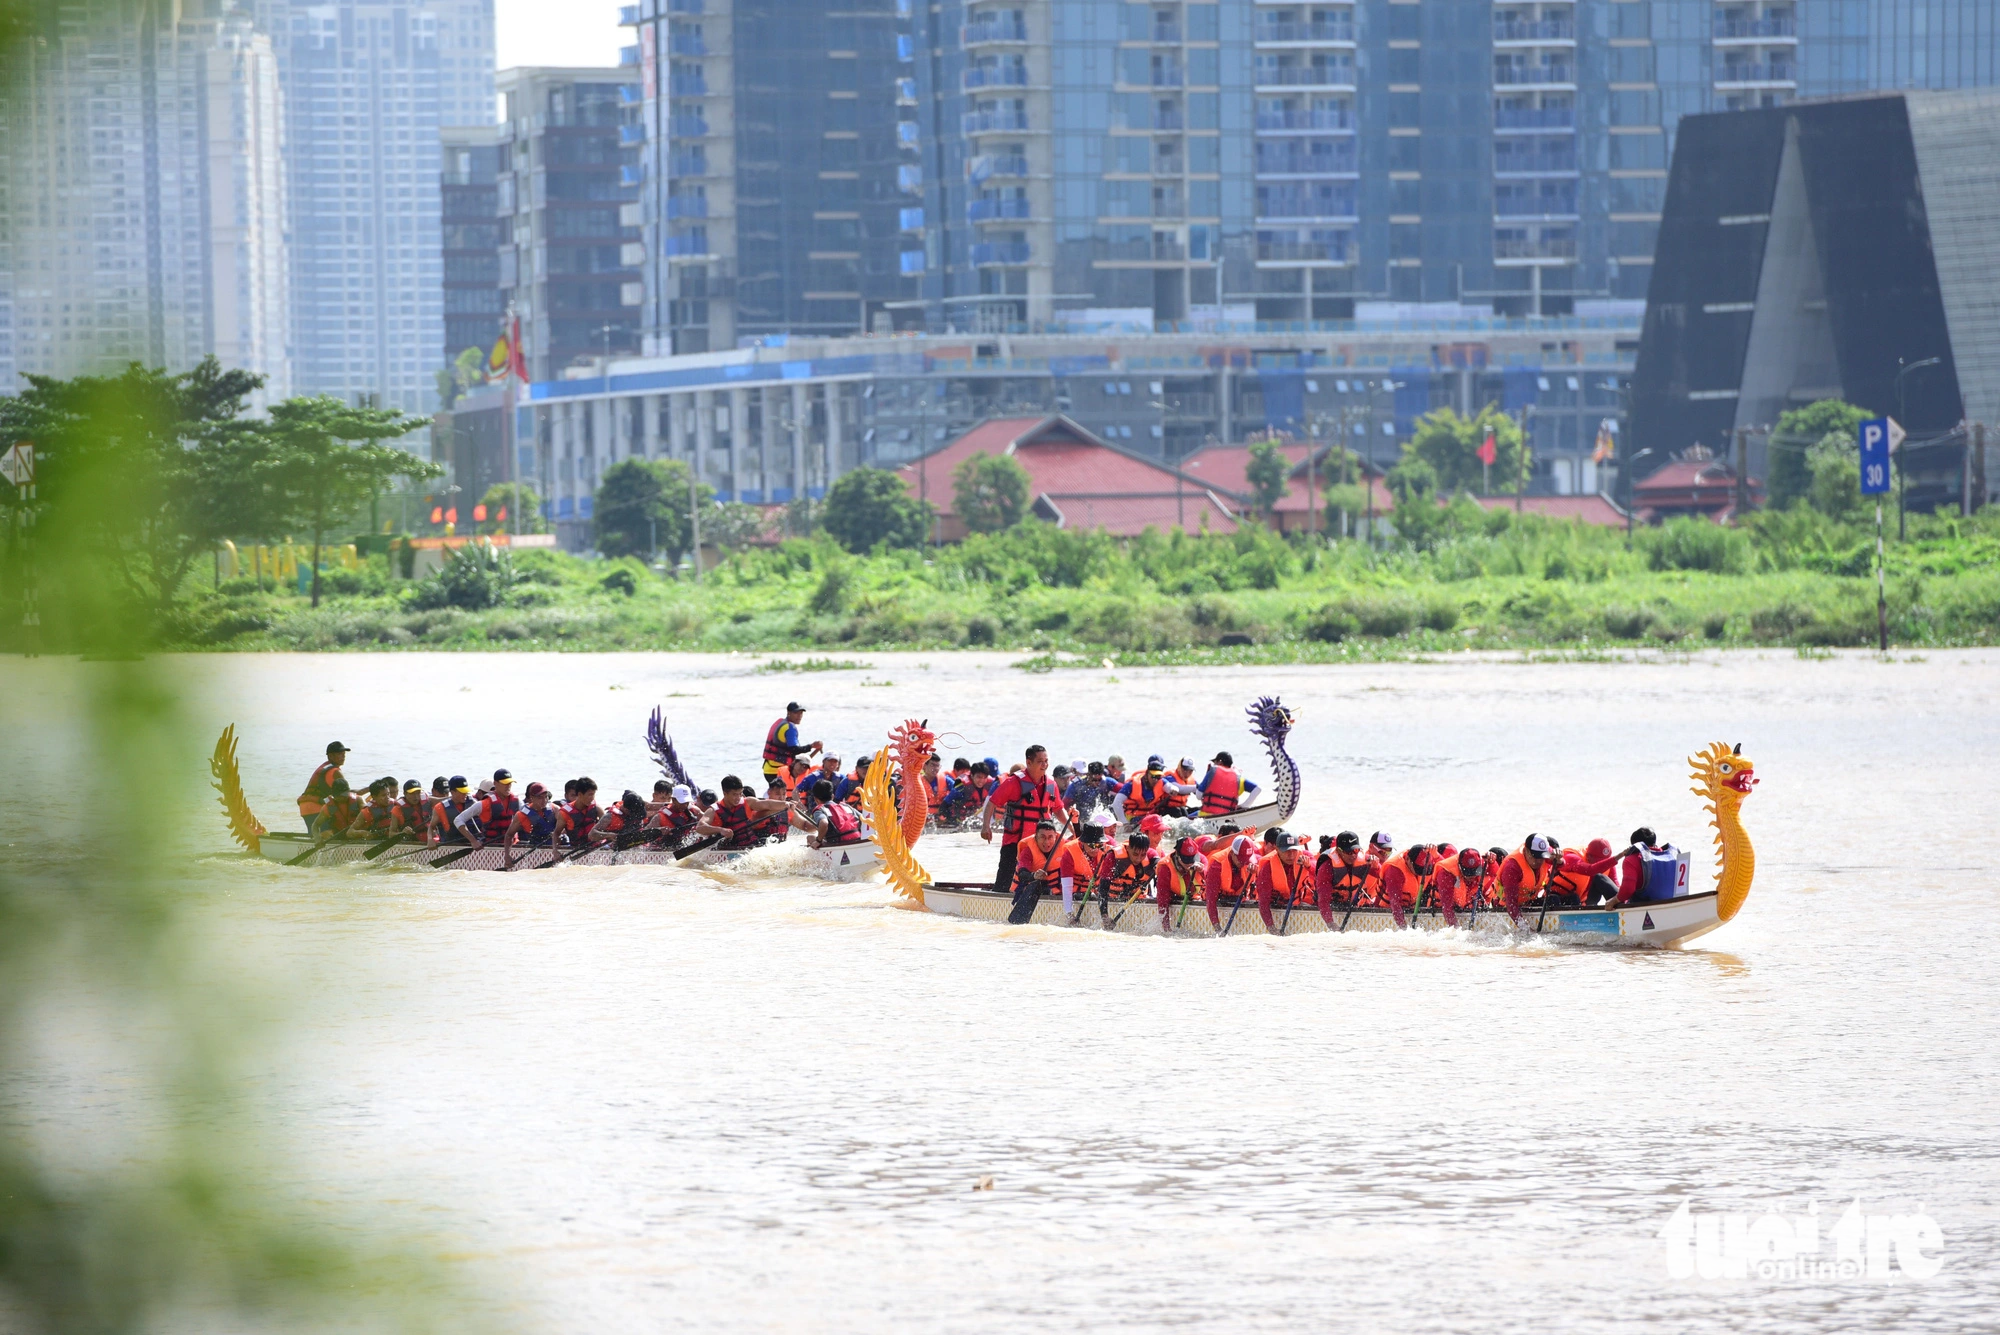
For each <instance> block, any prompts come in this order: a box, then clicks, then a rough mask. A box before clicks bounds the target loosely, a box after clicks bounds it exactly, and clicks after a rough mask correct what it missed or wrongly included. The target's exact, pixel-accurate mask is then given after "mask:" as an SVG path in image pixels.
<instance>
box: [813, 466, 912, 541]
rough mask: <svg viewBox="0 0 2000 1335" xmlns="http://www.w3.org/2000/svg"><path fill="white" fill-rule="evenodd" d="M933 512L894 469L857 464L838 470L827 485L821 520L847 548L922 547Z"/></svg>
mask: <svg viewBox="0 0 2000 1335" xmlns="http://www.w3.org/2000/svg"><path fill="white" fill-rule="evenodd" d="M932 513H933V512H932V510H931V507H930V506H929V505H927V504H925V503H924V502H922V501H919V500H917V499H916V498H915V497H914V496H912V495H910V492H909V488H907V487H905V486H904V485H903V483H902V481H901V479H899V478H898V477H897V476H896V475H895V474H894V473H891V472H889V471H887V470H886V469H881V468H857V469H854V470H853V471H852V472H849V473H843V474H841V476H840V480H839V481H838V482H835V483H834V484H833V486H832V487H831V488H830V489H828V491H827V493H826V502H825V506H824V509H823V512H822V516H821V523H822V524H824V526H825V528H826V531H827V532H828V533H830V534H832V535H833V538H834V540H835V541H836V542H838V543H839V544H840V545H841V546H843V547H845V548H847V550H848V551H850V552H865V551H868V550H870V549H872V548H873V547H874V546H875V544H876V543H878V542H884V543H887V544H888V545H889V546H891V547H921V546H923V545H924V539H925V538H926V537H927V536H928V535H929V533H930V525H931V515H932Z"/></svg>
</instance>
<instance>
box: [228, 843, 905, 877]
mask: <svg viewBox="0 0 2000 1335" xmlns="http://www.w3.org/2000/svg"><path fill="white" fill-rule="evenodd" d="M311 842H312V841H311V840H310V839H308V838H307V837H306V836H305V835H303V834H267V835H265V836H264V837H263V838H262V839H260V840H259V841H258V851H259V852H260V853H261V854H262V855H263V856H264V857H265V858H268V859H269V860H270V861H272V862H281V863H285V864H287V865H291V866H299V867H341V866H346V865H348V864H355V865H359V866H364V867H396V868H408V869H416V870H424V871H429V870H437V871H536V870H539V869H541V868H544V867H551V866H556V865H558V864H560V865H562V866H565V867H690V868H702V867H728V866H730V865H732V864H734V863H738V862H741V861H742V860H743V859H744V858H746V857H748V856H750V855H751V854H754V853H764V852H767V851H775V850H783V853H782V856H783V858H784V860H785V861H786V862H787V864H789V865H787V866H786V867H785V869H784V870H785V872H787V873H790V874H796V875H801V876H813V877H817V878H819V879H820V880H827V881H858V880H861V879H863V878H864V877H867V876H870V875H872V874H873V873H874V872H875V871H876V870H877V869H878V868H879V867H880V866H881V858H880V856H879V855H878V854H877V852H876V850H875V845H873V844H848V845H845V846H843V847H840V848H808V847H806V846H805V845H804V844H793V843H789V842H788V843H784V844H777V845H766V846H765V848H764V849H746V850H742V851H737V852H726V851H724V850H722V849H719V848H705V849H703V850H702V851H701V852H699V853H696V854H694V855H693V856H691V857H689V858H688V859H687V860H686V861H685V862H683V861H681V860H680V859H679V858H677V857H676V856H675V855H674V853H673V852H672V851H671V850H669V849H664V848H627V849H623V850H613V849H610V848H593V849H589V850H587V851H585V852H581V853H577V854H575V855H574V856H571V855H570V852H569V850H568V849H557V848H518V847H517V848H515V849H514V850H513V854H512V856H511V857H510V856H509V854H508V852H507V850H505V849H503V848H494V847H489V848H468V847H467V846H466V845H464V844H441V845H438V846H436V847H427V846H425V845H422V844H391V845H390V846H389V847H388V848H387V849H385V850H384V851H383V852H382V853H381V854H379V855H378V856H376V857H375V858H374V859H373V860H372V861H371V860H369V859H368V857H367V854H368V850H369V849H370V848H373V847H374V845H373V844H370V843H366V842H363V841H361V840H342V841H330V842H328V843H325V844H322V845H320V847H319V848H317V849H313V850H312V851H311V852H310V853H308V846H309V845H310V844H311ZM302 854H304V855H305V856H304V857H303V859H302V860H300V858H301V855H302Z"/></svg>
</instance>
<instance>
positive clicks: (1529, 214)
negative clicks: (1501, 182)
mask: <svg viewBox="0 0 2000 1335" xmlns="http://www.w3.org/2000/svg"><path fill="white" fill-rule="evenodd" d="M1493 215H1494V216H1495V217H1497V218H1574V217H1575V216H1576V187H1575V186H1570V187H1569V188H1567V189H1563V190H1549V189H1542V190H1535V189H1526V188H1519V187H1508V186H1502V187H1500V188H1499V189H1497V190H1495V191H1494V192H1493Z"/></svg>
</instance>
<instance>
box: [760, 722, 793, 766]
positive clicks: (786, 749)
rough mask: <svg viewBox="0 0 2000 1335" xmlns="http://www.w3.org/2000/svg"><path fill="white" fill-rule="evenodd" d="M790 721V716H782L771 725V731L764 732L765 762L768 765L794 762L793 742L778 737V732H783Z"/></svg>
mask: <svg viewBox="0 0 2000 1335" xmlns="http://www.w3.org/2000/svg"><path fill="white" fill-rule="evenodd" d="M790 722H791V720H790V719H788V718H781V719H779V720H778V721H777V722H776V723H773V724H772V725H771V730H770V731H769V732H767V733H765V734H764V763H765V764H766V765H789V764H791V763H792V746H791V743H789V742H784V741H780V740H779V739H778V734H779V733H781V732H783V731H784V730H785V725H786V724H788V723H790Z"/></svg>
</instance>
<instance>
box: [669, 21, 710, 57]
mask: <svg viewBox="0 0 2000 1335" xmlns="http://www.w3.org/2000/svg"><path fill="white" fill-rule="evenodd" d="M667 52H668V54H670V55H676V56H705V55H707V54H708V43H707V42H705V41H703V40H702V37H701V34H700V33H698V32H687V31H684V30H682V29H679V28H676V29H675V30H674V31H673V32H670V33H668V34H667Z"/></svg>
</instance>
